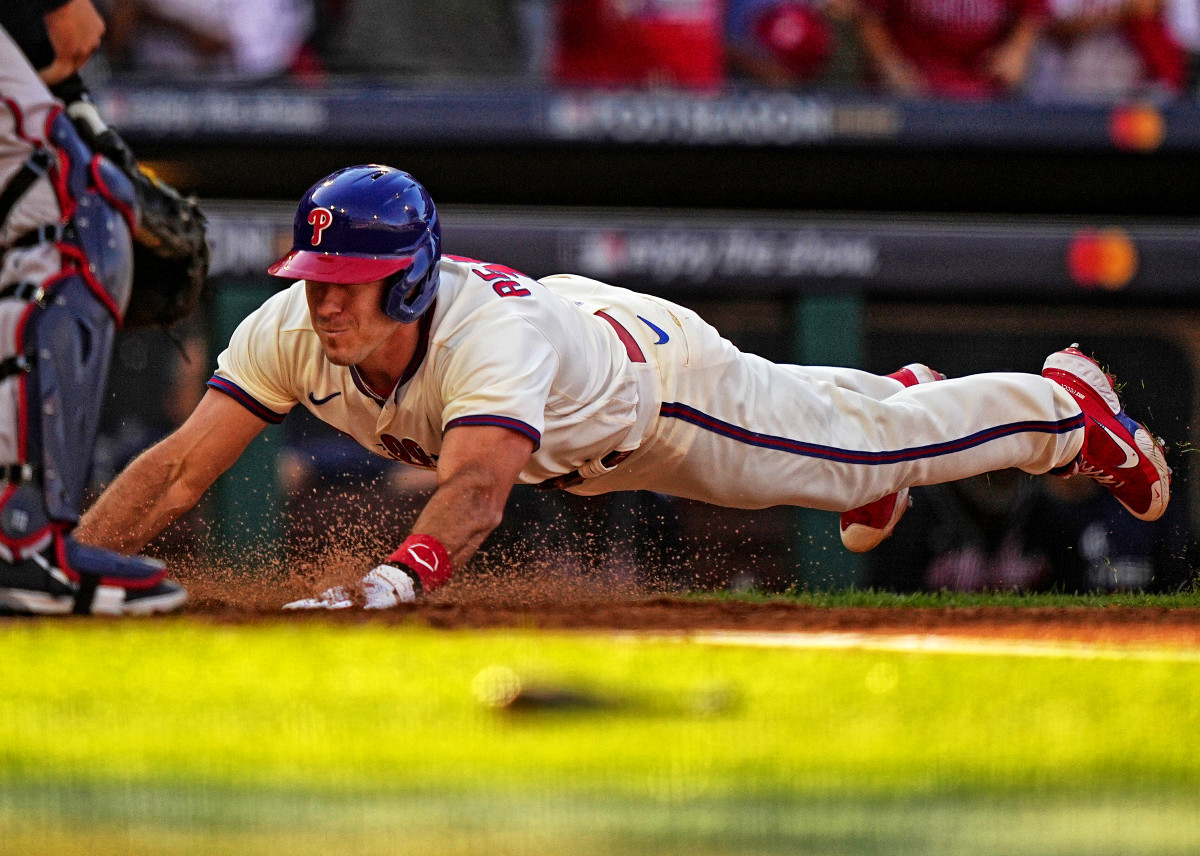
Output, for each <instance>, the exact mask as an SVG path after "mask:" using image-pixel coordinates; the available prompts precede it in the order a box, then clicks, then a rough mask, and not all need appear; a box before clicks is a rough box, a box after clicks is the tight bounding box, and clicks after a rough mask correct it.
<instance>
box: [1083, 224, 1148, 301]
mask: <svg viewBox="0 0 1200 856" xmlns="http://www.w3.org/2000/svg"><path fill="white" fill-rule="evenodd" d="M1137 267H1138V254H1137V247H1136V246H1134V243H1133V241H1132V240H1130V238H1129V235H1127V234H1126V233H1125V231H1124V230H1123V229H1083V230H1081V231H1080V232H1078V233H1076V235H1075V236H1074V237H1073V238H1071V243H1070V245H1069V246H1068V247H1067V270H1068V271H1069V272H1070V274H1071V279H1073V280H1074V281H1075V282H1076V283H1077V284H1078V285H1081V286H1083V287H1084V288H1103V289H1105V290H1107V291H1117V290H1119V289H1122V288H1124V287H1125V286H1126V285H1128V284H1129V281H1130V280H1131V279H1133V275H1134V274H1135V273H1137Z"/></svg>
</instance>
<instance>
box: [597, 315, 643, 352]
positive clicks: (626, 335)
mask: <svg viewBox="0 0 1200 856" xmlns="http://www.w3.org/2000/svg"><path fill="white" fill-rule="evenodd" d="M596 314H597V315H599V316H600V317H601V318H603V319H604V320H605V321H607V322H608V323H609V324H611V325H612V328H613V329H614V330H616V331H617V338H618V339H620V340H621V344H622V345H624V346H625V353H627V354H628V355H629V362H631V363H644V362H646V355H645V354H643V353H642V349H641V348H639V347H638V343H637V339H635V338H633V334H631V333H630V332H629V331H628V330H626V329H625V328H624V327H623V326H621V322H620V321H618V320H617V319H616V318H613V317H612V316H611V315H609V314H608V313H607V312H605V311H604V310H603V309H598V310H596Z"/></svg>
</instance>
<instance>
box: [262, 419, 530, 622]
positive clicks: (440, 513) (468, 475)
mask: <svg viewBox="0 0 1200 856" xmlns="http://www.w3.org/2000/svg"><path fill="white" fill-rule="evenodd" d="M531 454H533V441H532V440H530V439H529V438H528V437H526V436H525V435H524V434H519V433H517V432H516V431H510V430H509V429H507V428H499V427H495V426H486V425H480V426H475V425H472V426H460V427H457V428H453V429H451V430H450V431H448V432H447V433H446V436H445V439H444V440H443V442H442V453H441V455H440V457H439V458H438V486H437V490H435V491H434V493H433V496H431V497H430V498H429V502H427V503H426V504H425V508H424V509H423V510H422V511H421V514H420V516H419V517H418V518H417V522H416V524H415V525H414V526H413V530H412V534H411V535H409V536H408V538H407V539H405V541H404V543H403V544H401V545H400V547H399V549H397V550H396V552H394V553H392V555H390V556H388V557H387V559H385V560H384V562H383V564H381V565H379V566H378V567H376V568H375V569H374V570H372V571H371V572H370V573H369V574H367V575H366V577H364V578H363V580H362V593H363V595H364V598H365V606H366V607H367V608H368V609H386V608H388V607H392V606H395V605H396V604H398V603H408V602H410V601H412V600H414V599H415V598H416V596H417V594H418V593H419V592H421V591H425V590H428V589H431V588H434V587H436V586H439V585H441V584H442V583H444V582H445V581H446V580H447V579H449V577H450V573H451V571H452V570H453V569H454V568H456V567H461V566H462V565H463V563H465V562H466V561H467V560H468V559H470V558H471V556H473V555H475V551H476V550H478V549H479V545H480V544H482V543H483V539H484V538H486V537H487V536H488V534H489V533H491V531H492V530H493V529H495V528H496V527H497V526H498V525H499V524H500V520H501V519H502V518H503V516H504V505H505V503H506V502H507V501H508V494H509V492H510V491H511V490H512V486H513V484H514V483H515V482H516V481H517V476H518V475H520V473H521V470H522V469H523V468H524V467H525V464H526V463H527V462H528V461H529V456H530V455H531ZM353 605H354V601H353V600H352V599H351V597H350V594H349V592H347V590H346V589H345V588H343V587H341V586H338V587H335V588H331V589H328V590H327V591H325V592H324V593H323V594H321V595H319V596H318V597H315V598H306V599H304V600H297V601H293V602H292V603H289V604H287V605H286V606H285V607H284V608H285V609H343V608H346V607H350V606H353Z"/></svg>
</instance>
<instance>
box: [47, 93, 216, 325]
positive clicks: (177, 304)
mask: <svg viewBox="0 0 1200 856" xmlns="http://www.w3.org/2000/svg"><path fill="white" fill-rule="evenodd" d="M67 115H68V116H70V118H71V120H72V121H73V122H74V123H75V127H76V128H78V129H79V131H80V133H82V134H83V136H84V137H85V138H86V139H87V140H88V142H89V143H90V144H91V146H92V149H93V150H94V151H96V152H98V153H99V154H102V155H104V156H105V157H107V158H108V159H109V160H111V161H112V162H113V163H115V164H116V165H117V166H118V167H120V168H121V170H122V171H123V172H124V173H125V174H126V175H128V176H129V178H130V180H131V181H132V182H133V186H134V188H135V189H136V190H137V196H138V207H139V208H140V209H141V210H140V215H141V216H140V217H139V218H138V229H137V232H136V233H135V234H134V236H133V293H132V295H131V296H130V298H129V307H128V308H127V309H126V310H125V318H124V326H125V327H149V326H152V325H162V326H164V327H166V326H170V325H171V324H174V323H175V322H177V321H181V320H183V319H184V318H186V317H187V316H188V315H189V314H190V313H191V312H192V310H193V309H195V308H196V305H197V304H198V303H199V302H200V298H201V296H202V295H203V294H204V290H205V284H206V282H207V279H208V261H209V251H208V242H207V240H206V239H205V225H206V223H207V221H206V220H205V218H204V213H203V212H202V211H201V210H200V206H199V205H197V204H196V200H195V199H189V198H185V197H183V196H182V195H180V193H179V192H178V191H177V190H175V188H173V187H171V186H170V185H169V184H167V183H166V182H164V181H160V180H159V179H158V178H156V177H155V176H153V175H152V174H150V173H149V172H148V171H146V170H145V169H144V168H143V167H142V166H141V165H140V164H138V162H137V159H136V158H134V156H133V152H132V151H130V149H129V146H128V145H126V143H125V141H124V140H123V139H121V137H120V135H119V134H117V132H116V131H114V130H113V129H112V128H110V127H108V126H107V125H106V124H104V120H103V119H102V118H101V117H100V114H99V113H98V112H97V111H96V108H95V106H94V105H93V104H92V103H91V102H90V101H88V100H87V99H86V98H84V99H81V100H78V101H75V102H73V103H72V104H70V105H69V106H68V108H67Z"/></svg>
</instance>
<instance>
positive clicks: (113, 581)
mask: <svg viewBox="0 0 1200 856" xmlns="http://www.w3.org/2000/svg"><path fill="white" fill-rule="evenodd" d="M186 600H187V590H186V589H185V588H184V587H183V586H181V585H180V584H179V583H177V582H175V581H174V580H169V579H167V569H166V566H165V565H163V563H162V562H159V561H157V560H155V559H147V558H145V557H143V556H122V555H121V554H119V553H114V552H112V551H110V550H103V549H100V548H99V547H91V546H88V545H86V544H80V543H79V542H77V541H75V540H74V539H73V538H71V537H70V536H63V535H56V536H55V538H54V541H53V543H52V544H51V545H50V546H49V547H47V548H46V549H45V550H43V551H41V552H38V553H34V554H33V555H31V556H29V557H28V558H26V559H22V560H20V561H19V562H16V563H8V562H0V612H4V613H22V614H33V615H68V614H71V613H74V614H76V615H152V614H154V613H158V612H172V611H174V610H176V609H178V608H179V607H181V606H183V604H184V602H185V601H186Z"/></svg>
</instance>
